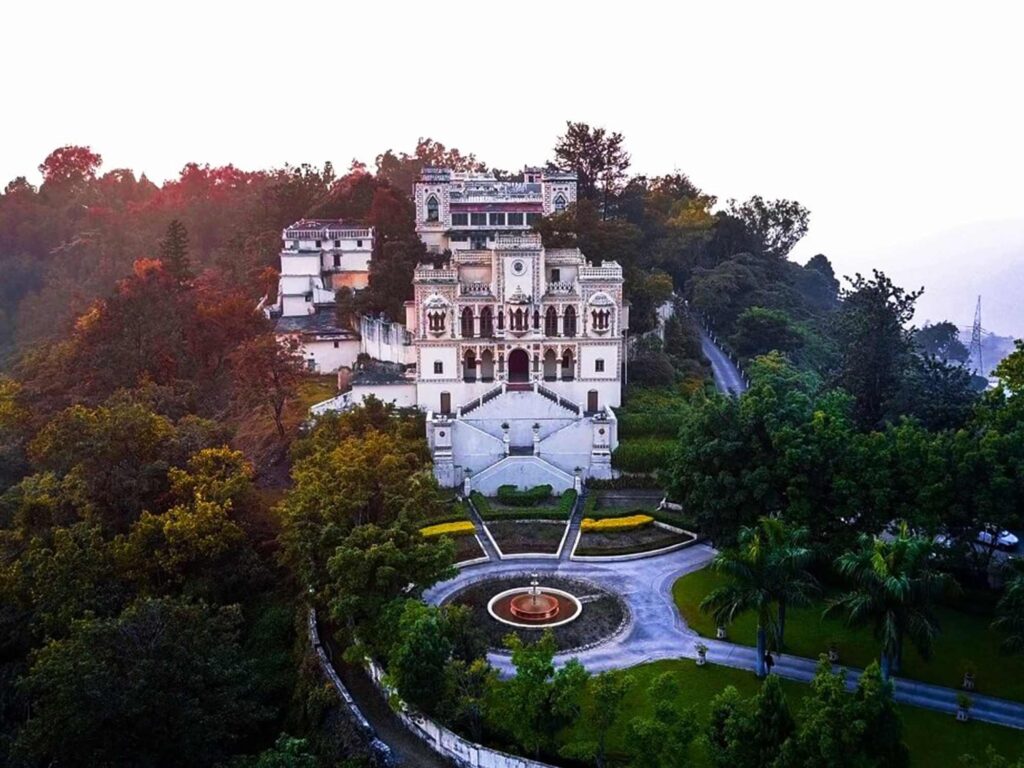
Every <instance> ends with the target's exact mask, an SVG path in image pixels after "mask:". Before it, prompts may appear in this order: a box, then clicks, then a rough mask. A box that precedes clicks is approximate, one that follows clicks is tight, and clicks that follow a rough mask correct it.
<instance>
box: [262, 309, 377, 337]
mask: <svg viewBox="0 0 1024 768" xmlns="http://www.w3.org/2000/svg"><path fill="white" fill-rule="evenodd" d="M274 331H275V332H276V333H301V334H304V335H311V336H345V337H348V338H352V339H356V338H359V334H357V333H356V332H355V331H353V330H351V329H350V328H343V327H341V326H339V325H338V319H337V317H336V315H335V312H334V307H324V308H323V309H318V310H317V311H316V312H314V313H313V314H311V315H296V316H294V317H279V318H278V319H277V322H276V323H275V324H274Z"/></svg>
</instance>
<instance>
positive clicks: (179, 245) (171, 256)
mask: <svg viewBox="0 0 1024 768" xmlns="http://www.w3.org/2000/svg"><path fill="white" fill-rule="evenodd" d="M160 261H161V262H163V265H164V269H166V270H167V272H168V274H170V275H171V276H172V277H173V278H174V279H175V281H176V282H177V283H178V284H179V285H181V284H183V283H186V282H188V281H189V280H191V279H192V277H193V275H192V265H191V262H190V261H189V258H188V230H187V229H185V225H184V224H182V223H181V222H180V221H179V220H178V219H172V220H171V223H170V224H168V225H167V234H166V236H165V237H164V239H163V240H161V241H160Z"/></svg>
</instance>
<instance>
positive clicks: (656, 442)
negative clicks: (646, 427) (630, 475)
mask: <svg viewBox="0 0 1024 768" xmlns="http://www.w3.org/2000/svg"><path fill="white" fill-rule="evenodd" d="M675 447H676V441H675V440H671V439H665V438H658V437H644V438H634V439H631V440H623V441H622V442H620V443H619V447H618V448H616V449H615V452H614V453H613V454H612V466H613V467H615V468H616V469H621V470H625V471H626V472H655V471H657V470H659V469H662V468H664V467H666V466H667V465H668V463H669V460H670V459H671V457H672V452H673V451H674V450H675Z"/></svg>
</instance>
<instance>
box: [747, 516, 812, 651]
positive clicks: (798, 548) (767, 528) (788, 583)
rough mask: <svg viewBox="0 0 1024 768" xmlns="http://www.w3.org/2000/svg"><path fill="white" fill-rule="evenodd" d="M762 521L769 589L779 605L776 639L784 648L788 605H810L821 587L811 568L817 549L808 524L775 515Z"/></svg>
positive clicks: (777, 644)
mask: <svg viewBox="0 0 1024 768" xmlns="http://www.w3.org/2000/svg"><path fill="white" fill-rule="evenodd" d="M758 525H759V529H760V534H761V537H762V540H763V541H764V544H765V546H767V548H768V560H769V566H770V567H769V573H770V575H771V582H770V583H769V585H768V589H769V591H770V592H771V594H772V596H773V598H774V599H775V604H776V606H777V614H776V621H775V641H776V647H777V648H778V650H780V651H781V650H782V649H783V648H784V647H785V635H786V608H787V606H790V605H795V606H800V605H807V604H809V603H810V602H811V600H812V599H813V598H814V596H815V595H817V594H818V593H819V591H820V587H819V585H818V580H817V579H815V578H814V576H812V575H811V573H810V572H809V571H808V570H807V568H808V566H809V565H810V564H811V561H812V560H813V559H814V553H813V552H812V551H811V549H810V548H809V547H807V546H805V543H804V542H806V540H807V529H806V528H793V527H790V526H788V525H786V524H785V523H784V522H783V521H782V520H780V519H778V518H774V517H771V518H761V520H760V521H758Z"/></svg>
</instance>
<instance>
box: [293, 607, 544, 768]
mask: <svg viewBox="0 0 1024 768" xmlns="http://www.w3.org/2000/svg"><path fill="white" fill-rule="evenodd" d="M307 621H308V627H309V642H310V644H311V645H312V646H313V651H314V652H315V653H316V655H317V658H318V659H319V661H320V669H321V670H322V671H323V673H324V675H325V676H326V677H327V679H328V680H330V681H331V685H332V686H334V690H335V691H336V692H337V693H338V696H340V697H341V700H342V701H343V702H344V703H345V706H346V707H347V708H348V710H349V712H350V713H351V715H352V717H353V719H354V720H355V722H356V724H357V725H358V727H359V730H360V731H361V732H362V733H363V735H364V736H365V737H366V740H367V742H368V744H369V746H370V749H371V751H372V752H373V753H374V757H375V758H376V759H377V761H378V762H379V764H381V765H384V766H392V765H396V761H395V758H394V755H393V754H392V752H391V749H390V748H389V747H388V745H387V744H385V743H384V742H382V741H381V740H380V739H379V738H377V733H376V731H375V730H374V728H373V726H372V725H370V723H369V721H368V720H367V719H366V717H365V716H364V715H363V713H362V711H361V710H360V709H359V705H358V704H356V702H355V700H354V699H353V698H352V694H350V693H349V692H348V689H347V688H346V687H345V684H344V683H342V682H341V678H340V677H338V673H337V672H336V671H335V670H334V665H332V664H331V661H330V659H328V658H327V652H326V651H325V650H324V647H323V645H321V643H320V632H319V630H318V629H317V623H316V610H315V609H313V608H310V609H309V617H308V620H307ZM368 672H369V673H370V679H371V680H372V681H373V684H374V685H375V686H377V689H378V690H379V691H380V692H381V694H382V695H383V696H384V698H385V700H388V701H398V702H399V707H398V710H397V711H396V713H395V714H396V715H397V716H398V719H399V720H401V721H402V724H403V725H405V727H406V728H408V729H409V730H410V731H411V732H412V734H413V735H414V736H417V737H418V738H420V739H422V740H423V742H424V743H426V745H427V746H428V747H430V748H431V749H432V750H434V751H435V752H437V753H438V754H439V755H441V756H442V757H444V758H447V759H449V760H453V761H455V764H456V765H459V766H463V767H464V768H555V766H552V765H550V764H548V763H539V762H537V761H536V760H528V759H526V758H525V757H516V756H515V755H509V754H506V753H505V752H499V751H498V750H496V749H491V748H489V747H485V746H483V745H482V744H476V743H474V742H472V741H468V740H466V739H464V738H462V737H461V736H459V735H458V734H457V733H454V732H452V731H450V730H448V729H447V728H445V727H444V726H443V725H439V724H437V723H435V722H434V721H433V720H431V719H430V718H429V717H426V716H424V715H422V714H419V713H418V712H413V711H412V710H410V709H408V707H406V705H405V704H404V703H403V702H401V700H400V699H399V698H398V696H397V695H396V694H395V693H394V692H393V691H392V690H391V689H390V688H389V687H388V686H387V684H386V683H385V682H384V679H383V678H384V670H382V669H381V668H380V667H378V666H377V665H376V664H374V663H373V662H372V661H371V662H368Z"/></svg>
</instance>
